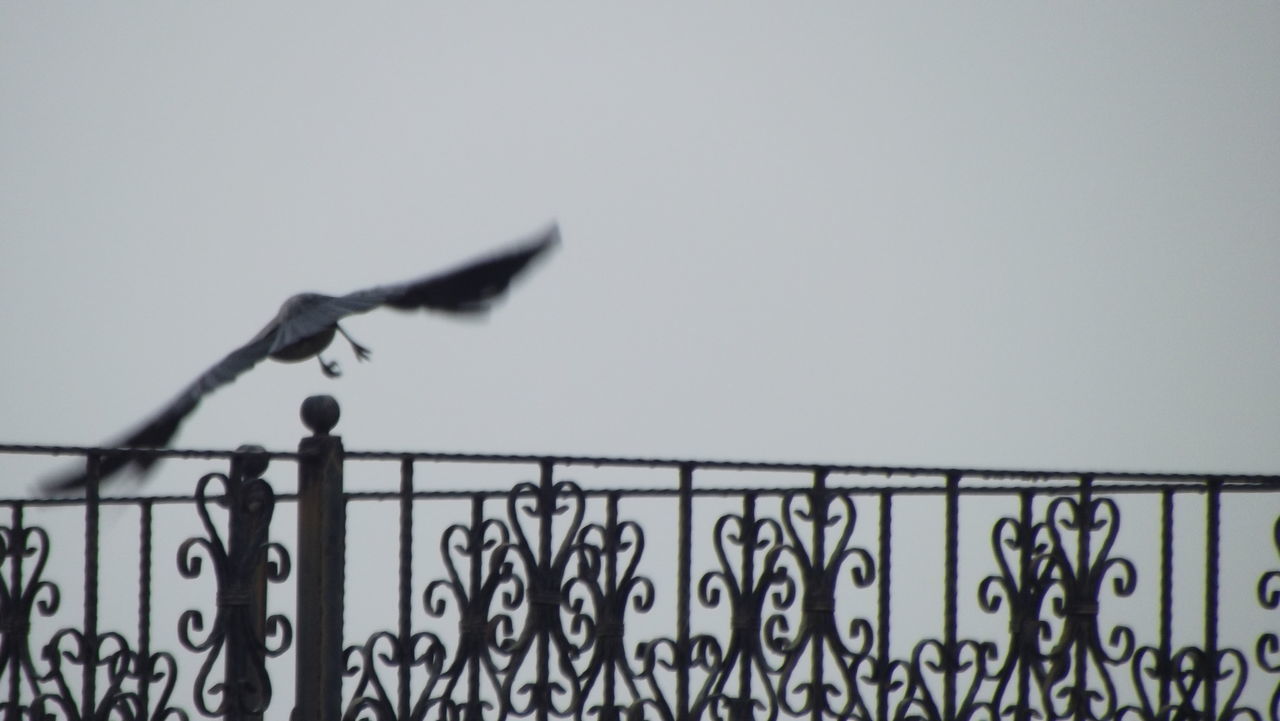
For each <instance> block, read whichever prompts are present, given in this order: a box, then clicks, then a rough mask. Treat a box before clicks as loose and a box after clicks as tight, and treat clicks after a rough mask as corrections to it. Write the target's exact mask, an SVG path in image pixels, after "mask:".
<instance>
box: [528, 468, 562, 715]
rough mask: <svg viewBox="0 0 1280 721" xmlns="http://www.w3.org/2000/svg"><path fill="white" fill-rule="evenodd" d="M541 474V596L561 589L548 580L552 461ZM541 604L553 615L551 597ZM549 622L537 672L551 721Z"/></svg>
mask: <svg viewBox="0 0 1280 721" xmlns="http://www.w3.org/2000/svg"><path fill="white" fill-rule="evenodd" d="M539 468H540V473H539V479H538V487H539V491H540V494H541V496H542V503H541V508H540V511H541V514H540V515H541V518H540V519H539V520H540V521H541V523H540V527H539V529H538V577H539V578H538V580H537V581H536V582H535V584H534V587H535V588H536V589H538V593H539V595H541V594H542V593H547V594H551V593H552V592H555V591H558V589H552V588H551V587H550V584H549V583H548V581H549V580H550V579H551V574H552V570H551V566H552V560H553V559H552V558H551V530H552V529H551V524H552V523H553V522H554V519H555V503H556V499H555V486H554V485H553V484H552V480H551V477H552V465H551V461H542V463H540V464H539ZM532 600H534V601H535V602H537V603H538V604H539V610H538V611H537V613H542V614H550V613H552V612H553V611H552V609H551V606H550V602H549V600H548V599H547V598H535V599H532ZM542 621H543V622H544V624H545V625H543V626H542V627H541V628H539V629H538V658H537V674H538V682H537V683H538V702H539V703H538V711H537V719H538V721H547V718H548V714H549V712H550V710H551V709H550V708H549V707H550V706H551V703H550V702H551V692H550V689H551V639H550V632H551V618H550V617H549V616H548V617H544V618H543V619H542Z"/></svg>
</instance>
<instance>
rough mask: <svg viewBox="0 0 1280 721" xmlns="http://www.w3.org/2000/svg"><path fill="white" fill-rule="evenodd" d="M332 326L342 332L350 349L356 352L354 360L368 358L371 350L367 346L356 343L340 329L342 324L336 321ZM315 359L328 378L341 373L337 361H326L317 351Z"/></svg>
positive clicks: (365, 359)
mask: <svg viewBox="0 0 1280 721" xmlns="http://www.w3.org/2000/svg"><path fill="white" fill-rule="evenodd" d="M333 327H334V328H337V329H338V332H339V333H341V334H342V337H343V338H346V339H347V342H348V343H350V344H351V350H352V351H353V352H354V353H355V354H356V360H359V361H367V360H369V356H371V355H372V354H373V351H371V350H369V348H368V347H366V346H362V345H360V344H359V343H357V342H356V341H355V339H354V338H352V337H351V336H350V335H348V334H347V332H346V331H345V330H343V329H342V326H340V325H338V324H337V323H334V324H333ZM316 360H317V361H319V362H320V370H321V372H323V373H324V374H325V375H326V376H328V377H330V378H337V377H338V376H340V375H342V369H341V368H340V367H339V366H338V361H327V360H325V359H324V357H323V356H321V355H320V354H319V353H317V354H316Z"/></svg>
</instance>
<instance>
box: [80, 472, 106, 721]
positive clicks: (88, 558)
mask: <svg viewBox="0 0 1280 721" xmlns="http://www.w3.org/2000/svg"><path fill="white" fill-rule="evenodd" d="M101 463H102V458H101V457H100V456H99V455H98V454H97V453H90V454H89V469H88V470H89V473H88V480H87V482H86V483H85V504H84V659H85V661H84V668H83V669H81V671H82V674H83V675H82V677H81V678H82V684H83V686H81V692H82V694H83V698H84V705H83V706H82V707H81V708H82V709H83V710H82V713H83V714H84V716H85V717H86V718H92V717H93V716H94V710H95V709H96V707H97V703H96V701H95V699H96V697H97V695H98V689H97V685H98V684H97V681H98V511H99V508H98V481H99V479H100V475H101V473H100V469H101Z"/></svg>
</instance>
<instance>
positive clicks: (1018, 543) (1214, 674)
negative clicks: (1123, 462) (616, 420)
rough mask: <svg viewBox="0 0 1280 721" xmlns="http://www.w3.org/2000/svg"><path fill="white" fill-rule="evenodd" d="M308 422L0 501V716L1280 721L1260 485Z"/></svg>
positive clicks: (1269, 493) (1268, 523)
mask: <svg viewBox="0 0 1280 721" xmlns="http://www.w3.org/2000/svg"><path fill="white" fill-rule="evenodd" d="M304 419H305V420H306V422H307V424H308V426H309V427H310V428H311V430H312V435H311V436H309V437H307V438H304V439H303V440H302V442H301V444H300V446H299V450H298V452H297V453H267V452H264V451H260V450H254V449H246V448H242V449H240V450H238V451H234V452H231V451H229V452H193V451H160V450H151V451H137V450H134V451H128V452H131V453H152V454H157V455H163V456H173V457H182V458H196V459H199V461H198V462H200V463H217V464H219V465H221V464H224V463H225V464H227V465H226V468H227V470H226V471H225V472H222V471H217V472H210V473H205V474H203V475H200V476H199V478H198V480H197V482H196V484H195V487H194V490H193V491H191V492H189V493H183V494H181V495H170V496H146V497H109V496H107V495H104V494H102V493H100V489H99V488H98V484H97V482H96V481H93V482H91V483H90V487H89V489H88V492H87V494H86V497H84V498H78V499H65V498H63V499H19V498H12V499H8V500H0V507H2V509H3V510H0V524H3V525H0V558H2V559H3V566H2V567H0V688H3V689H4V695H5V696H6V697H7V700H5V701H4V702H3V703H0V718H2V719H44V718H59V719H188V718H199V717H221V718H231V719H245V718H280V719H284V718H294V719H298V720H299V721H302V720H304V719H307V720H309V719H339V718H344V719H397V720H400V719H451V720H452V719H468V720H469V719H476V720H478V719H511V718H526V717H534V718H537V719H550V718H555V719H575V720H578V719H587V718H599V719H602V720H603V719H623V718H625V719H658V720H661V721H684V720H685V719H715V720H717V721H728V720H730V719H735V720H736V719H770V720H772V719H796V718H806V719H812V720H813V721H821V720H823V719H1004V718H1008V719H1031V718H1042V719H1259V720H1261V719H1269V720H1270V721H1280V478H1277V477H1244V476H1226V475H1221V476H1186V475H1172V476H1171V475H1154V474H1134V473H1126V474H1116V473H1112V474H1103V473H1022V472H1011V471H977V470H963V469H925V468H870V467H848V466H832V465H811V466H806V465H795V464H758V463H724V462H695V461H668V460H642V459H607V458H581V457H531V456H464V455H451V454H432V453H369V452H347V451H345V450H344V449H343V447H342V443H341V440H340V438H338V437H337V436H333V435H330V433H329V432H330V430H332V428H333V427H334V424H335V423H336V422H337V406H336V403H334V402H332V399H324V398H313V399H308V402H307V404H304ZM0 450H3V451H5V452H7V453H10V454H16V453H27V454H31V453H40V454H46V453H61V454H68V453H69V454H75V455H78V456H81V457H83V458H84V459H85V462H86V463H87V467H88V468H89V471H90V475H91V477H94V473H95V471H96V468H97V467H98V465H99V464H100V463H101V462H102V459H103V458H105V457H107V456H108V455H109V454H111V453H119V452H123V451H116V450H112V449H87V448H49V447H41V448H35V447H19V446H5V447H3V448H0ZM270 464H275V467H274V469H273V470H272V471H271V473H268V472H267V471H268V468H269V467H270ZM282 464H283V465H285V466H288V464H296V465H297V479H298V480H297V486H296V492H293V491H286V492H280V493H277V492H276V491H275V490H273V486H272V484H270V483H268V482H267V481H266V480H264V476H268V475H270V476H277V478H276V481H275V485H276V486H277V487H279V488H288V487H289V485H290V484H289V481H290V479H289V477H288V476H289V474H285V475H284V476H280V475H279V468H280V466H281V465H282ZM392 469H394V470H392ZM358 476H359V478H357V477H358ZM6 480H8V481H9V482H10V483H13V482H14V480H15V479H12V478H10V479H6ZM23 480H25V479H23ZM166 483H168V482H166ZM344 485H345V488H344ZM357 486H359V487H360V488H359V489H358V488H357ZM365 486H367V488H366V487H365ZM168 487H169V488H170V489H172V487H173V486H172V485H169V486H168ZM107 490H110V487H108V489H107ZM5 512H7V518H5V517H4V515H3V514H4V513H5ZM192 514H194V517H193V516H192ZM120 515H124V516H125V517H127V518H128V519H129V520H128V523H126V524H124V525H125V527H126V528H124V531H123V532H122V531H121V529H120V518H119V517H118V516H120ZM104 516H112V518H110V519H109V521H108V522H107V523H105V524H104V522H103V518H104ZM135 520H136V526H135V525H134V522H135ZM1122 521H1124V523H1123V530H1122ZM196 522H198V526H194V527H193V524H194V523H196ZM81 524H82V525H81ZM122 533H123V535H121V534H122ZM104 544H105V545H104ZM68 549H70V550H68ZM81 552H82V553H81ZM135 561H136V563H135ZM175 571H176V573H175ZM107 599H109V600H107ZM73 601H74V602H73ZM188 604H190V605H188ZM162 606H163V608H162ZM290 690H291V691H292V696H291V694H290Z"/></svg>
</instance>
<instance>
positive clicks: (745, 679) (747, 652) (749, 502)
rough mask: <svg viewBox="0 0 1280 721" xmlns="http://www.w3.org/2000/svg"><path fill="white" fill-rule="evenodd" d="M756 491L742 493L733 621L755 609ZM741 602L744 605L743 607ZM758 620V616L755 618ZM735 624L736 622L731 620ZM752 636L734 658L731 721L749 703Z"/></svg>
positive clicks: (737, 720)
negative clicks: (739, 560) (738, 585)
mask: <svg viewBox="0 0 1280 721" xmlns="http://www.w3.org/2000/svg"><path fill="white" fill-rule="evenodd" d="M755 550H756V494H755V491H747V492H746V493H745V494H743V496H742V588H741V589H740V590H741V598H740V599H737V600H735V603H738V604H741V606H740V607H739V608H737V609H735V610H734V620H735V621H739V620H742V621H745V620H746V619H743V618H742V617H741V615H740V614H744V613H752V614H755V613H757V609H755V608H754V607H753V604H752V602H751V601H750V600H749V599H750V597H751V595H752V594H753V593H754V592H755V587H756V553H755ZM744 606H745V608H744ZM755 620H756V621H758V620H759V619H758V618H757V619H755ZM734 625H735V626H738V624H737V623H735V624H734ZM734 631H735V632H736V633H741V634H743V635H744V636H745V635H747V634H748V633H750V634H753V635H754V634H758V633H759V632H760V629H758V628H742V627H736V628H735V629H734ZM754 641H755V639H754V638H749V639H748V642H747V643H745V644H744V645H743V646H741V647H740V648H741V649H742V655H741V657H740V658H739V659H738V702H737V703H736V704H734V706H733V708H734V709H735V711H734V713H733V715H732V716H731V719H732V721H745V719H747V718H748V716H747V713H748V709H750V708H751V707H750V703H751V664H752V662H754V661H755V659H754V658H752V657H751V653H752V650H753V649H754V647H755V644H754Z"/></svg>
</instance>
